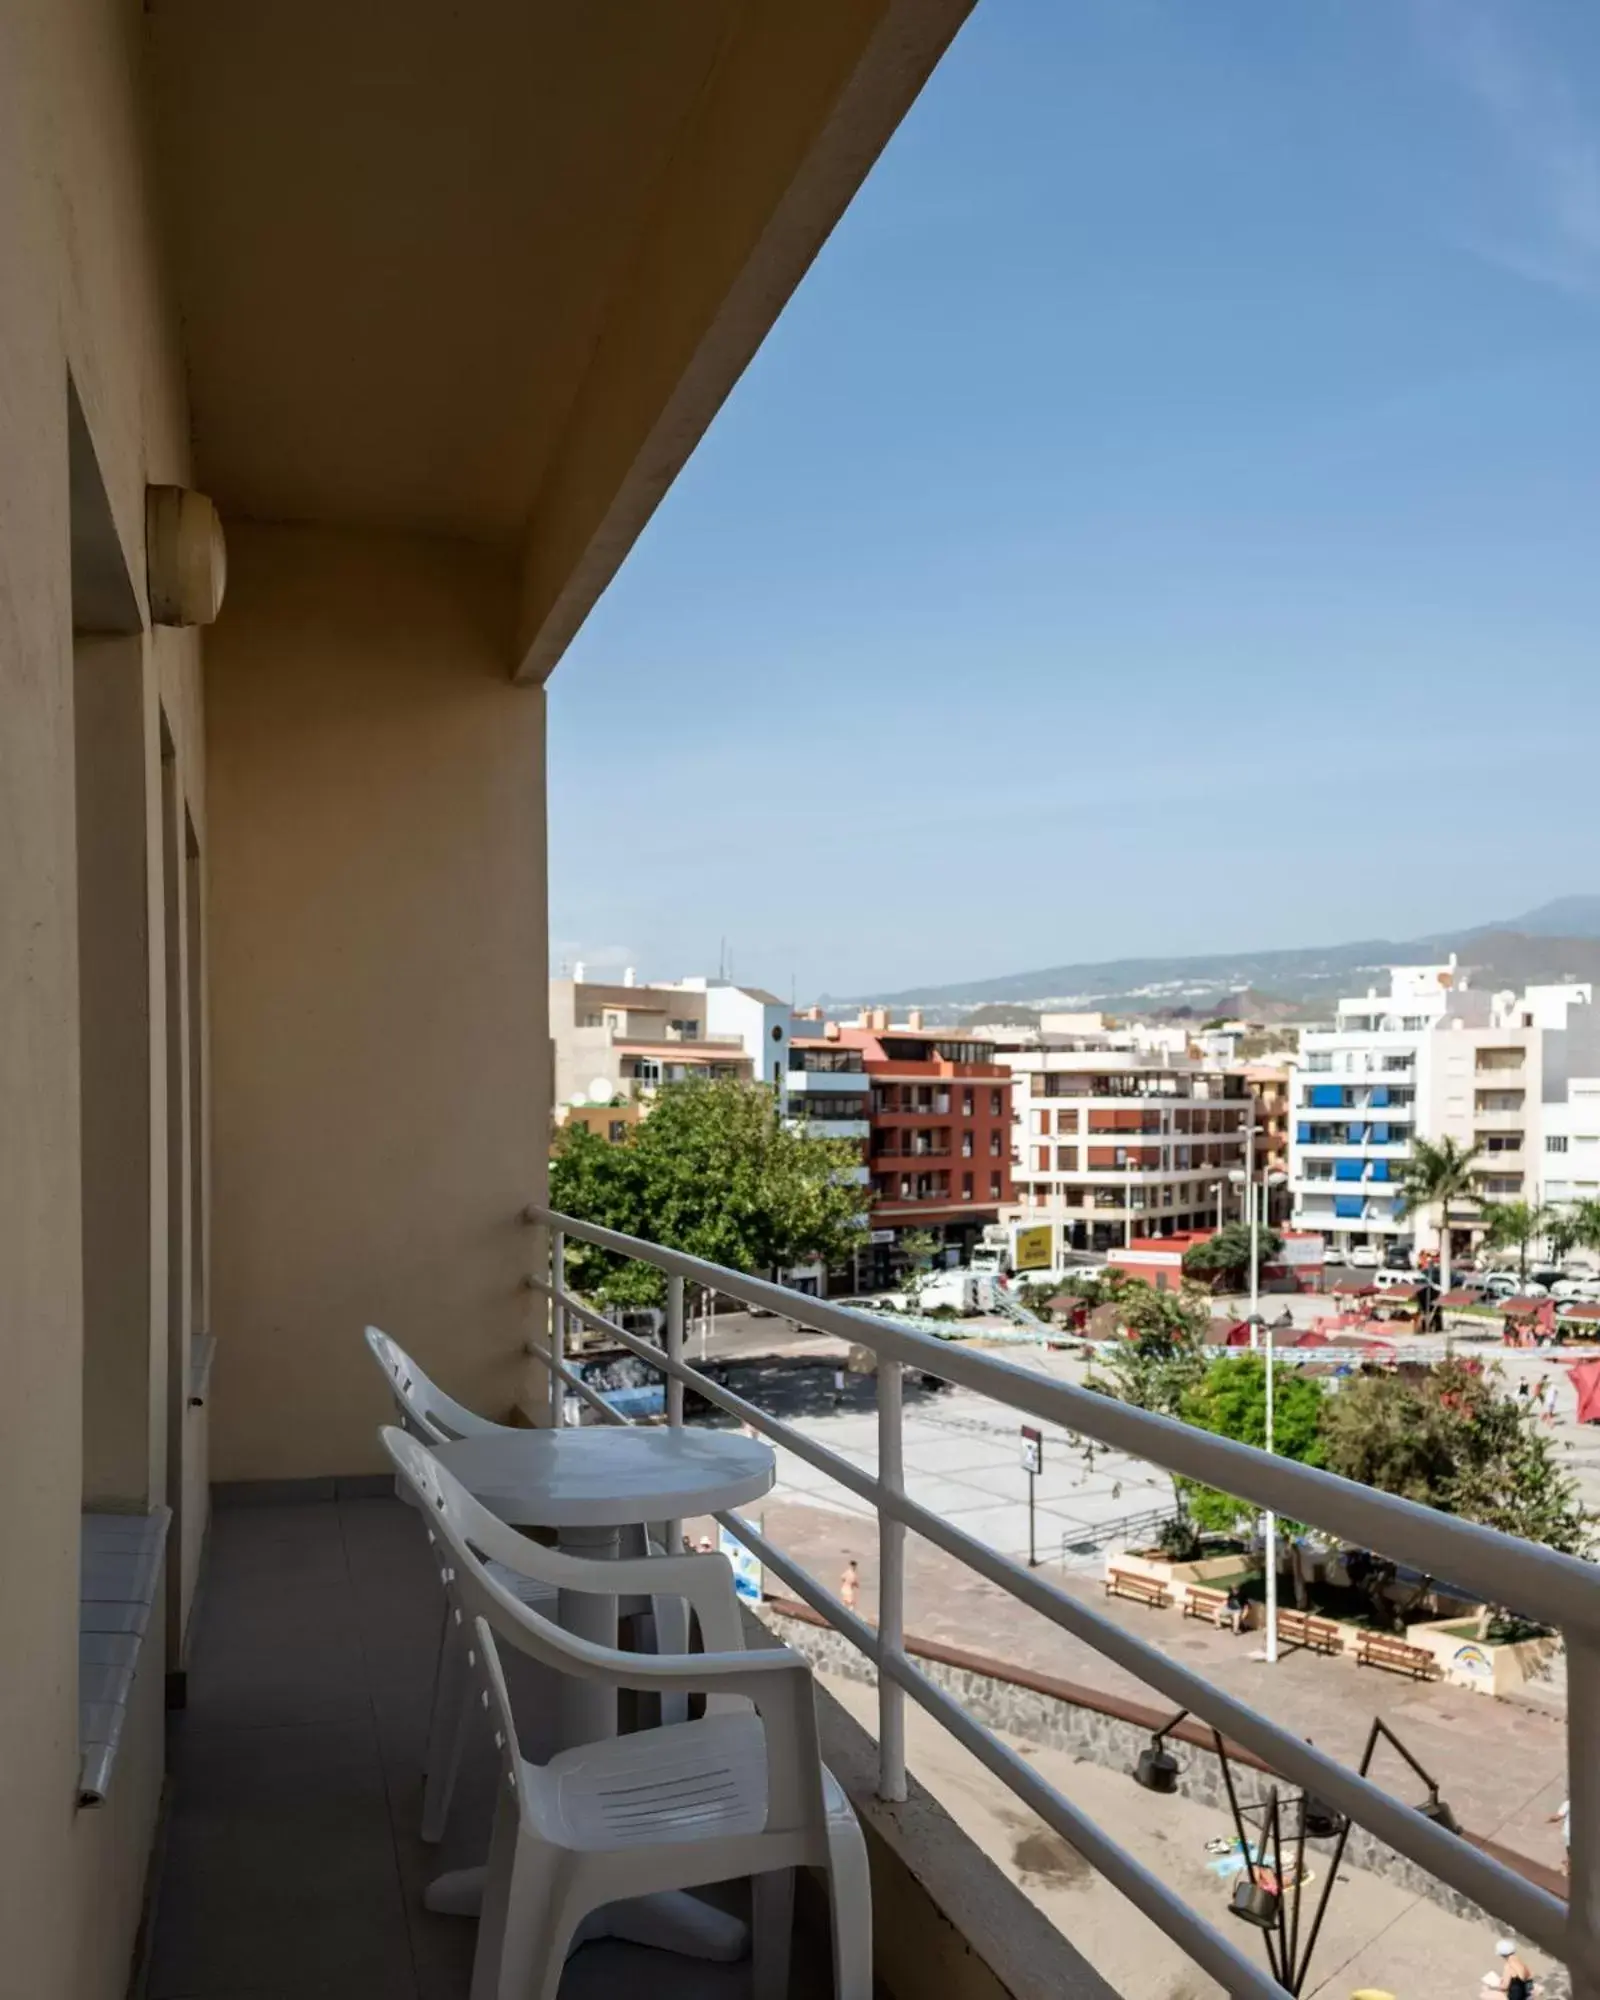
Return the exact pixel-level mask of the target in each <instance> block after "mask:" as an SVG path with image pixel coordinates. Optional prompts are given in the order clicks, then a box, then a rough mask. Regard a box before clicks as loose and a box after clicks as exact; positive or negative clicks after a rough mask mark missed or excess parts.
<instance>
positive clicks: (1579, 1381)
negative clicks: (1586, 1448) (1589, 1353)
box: [1572, 1361, 1600, 1424]
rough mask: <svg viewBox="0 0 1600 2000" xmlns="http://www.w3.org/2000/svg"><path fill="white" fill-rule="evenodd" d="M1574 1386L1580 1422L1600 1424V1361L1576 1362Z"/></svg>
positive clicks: (1573, 1373) (1573, 1371)
mask: <svg viewBox="0 0 1600 2000" xmlns="http://www.w3.org/2000/svg"><path fill="white" fill-rule="evenodd" d="M1572 1386H1573V1388H1574V1389H1576V1390H1577V1392H1578V1422H1579V1423H1580V1424H1600V1361H1575V1362H1574V1363H1573V1364H1572Z"/></svg>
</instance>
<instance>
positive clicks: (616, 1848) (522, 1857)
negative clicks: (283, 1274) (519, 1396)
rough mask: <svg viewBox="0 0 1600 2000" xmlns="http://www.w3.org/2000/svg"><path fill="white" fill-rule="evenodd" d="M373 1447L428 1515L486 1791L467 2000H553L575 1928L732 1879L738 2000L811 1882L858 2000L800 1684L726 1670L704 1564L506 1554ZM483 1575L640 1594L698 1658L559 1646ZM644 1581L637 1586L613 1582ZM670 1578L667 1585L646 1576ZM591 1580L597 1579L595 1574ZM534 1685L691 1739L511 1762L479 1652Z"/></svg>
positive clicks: (840, 1878) (767, 1668) (809, 1706)
mask: <svg viewBox="0 0 1600 2000" xmlns="http://www.w3.org/2000/svg"><path fill="white" fill-rule="evenodd" d="M383 1439H384V1444H385V1446H386V1448H387V1449H388V1451H389V1452H390V1454H391V1456H392V1457H393V1458H394V1461H395V1463H396V1466H397V1467H398V1468H399V1469H400V1471H401V1473H402V1475H403V1476H405V1477H406V1478H408V1479H410V1480H411V1481H412V1483H413V1485H414V1487H415V1490H416V1493H417V1497H418V1500H419V1502H420V1503H421V1504H422V1505H423V1506H424V1507H425V1508H427V1509H428V1510H429V1511H430V1514H431V1522H432V1526H433V1529H434V1531H435V1533H436V1537H437V1541H438V1544H439V1545H440V1547H441V1549H442V1551H444V1552H445V1556H446V1560H447V1564H448V1567H449V1569H450V1571H451V1575H450V1578H449V1587H450V1589H451V1592H452V1595H453V1596H454V1598H455V1599H456V1601H457V1603H458V1604H459V1605H460V1606H461V1607H462V1608H463V1609H464V1610H465V1609H468V1608H470V1610H471V1614H472V1619H473V1624H472V1630H473V1632H474V1634H475V1642H474V1643H473V1645H472V1646H471V1648H470V1652H469V1659H470V1660H471V1663H472V1665H473V1666H474V1667H475V1668H476V1669H477V1670H478V1672H479V1673H480V1674H481V1676H482V1677H483V1687H482V1700H483V1703H484V1706H485V1707H486V1708H487V1709H488V1710H489V1711H490V1714H491V1716H492V1719H493V1721H494V1724H495V1738H496V1744H497V1747H498V1749H499V1751H500V1754H501V1758H502V1764H503V1772H504V1779H505V1785H504V1789H503V1790H502V1792H501V1794H500V1801H499V1807H498V1810H497V1813H496V1818H495V1829H494V1837H493V1843H492V1846H491V1849H490V1856H489V1873H488V1880H487V1882H486V1884H485V1888H484V1900H483V1915H482V1920H481V1926H480V1930H479V1936H478V1948H477V1956H476V1960H475V1962H474V1968H473V1983H472V2000H535V1996H537V2000H554V1996H555V1993H556V1989H557V1986H558V1985H559V1983H560V1978H561V1970H562V1966H563V1963H564V1961H565V1959H566V1955H567V1952H568V1950H569V1949H570V1947H571V1945H572V1943H573V1940H574V1938H575V1937H576V1935H577V1933H578V1929H579V1926H580V1925H581V1924H582V1922H583V1920H584V1918H585V1917H586V1916H587V1915H588V1914H589V1913H590V1912H591V1911H593V1910H596V1909H598V1908H599V1907H600V1906H601V1905H603V1904H606V1903H611V1902H615V1901H617V1900H618V1899H620V1898H623V1897H636V1896H643V1895H649V1894H653V1893H655V1892H657V1891H660V1890H666V1889H689V1888H694V1887H698V1886H700V1885H702V1884H705V1883H709V1882H720V1881H724V1880H727V1879H729V1878H730V1877H735V1876H750V1877H751V1878H752V1900H753V1914H754V1930H755V1991H756V2000H782V1996H783V1995H784V1994H785V1993H786V1991H787V1986H788V1963H789V1937H790V1930H791V1925H792V1916H793V1894H794V1886H793V1884H794V1877H793V1871H794V1869H795V1868H797V1867H802V1866H815V1867H819V1868H822V1869H824V1870H826V1872H827V1874H828V1878H829V1888H830V1902H831V1909H832V1917H833V1957H834V1986H835V1994H836V2000H870V1996H871V1990H872V1914H871V1896H870V1888H869V1882H868V1874H867V1858H866V1850H865V1846H864V1844H863V1842H862V1838H861V1830H860V1828H859V1826H858V1825H857V1823H856V1819H855V1815H854V1813H853V1812H852V1811H851V1808H850V1804H849V1801H848V1800H847V1799H846V1798H845V1795H844V1793H843V1792H842V1790H841V1789H840V1788H839V1786H838V1784H837V1783H836V1782H835V1781H834V1779H833V1777H832V1775H831V1774H830V1773H829V1772H828V1771H827V1770H826V1769H825V1768H824V1766H823V1764H822V1760H821V1755H820V1752H819V1750H818V1746H817V1730H816V1706H815V1699H814V1695H813V1690H812V1682H811V1672H810V1669H809V1667H808V1666H807V1665H806V1662H805V1661H804V1660H803V1659H802V1658H801V1657H800V1655H799V1654H797V1653H795V1652H792V1651H790V1650H789V1649H788V1648H787V1647H779V1648H773V1649H770V1650H769V1649H766V1648H763V1649H761V1650H759V1651H754V1652H746V1651H745V1650H744V1647H743V1626H742V1624H741V1621H740V1617H739V1608H738V1600H737V1598H736V1597H735V1595H734V1591H733V1580H732V1573H731V1571H730V1569H729V1567H728V1564H727V1562H726V1561H725V1559H723V1558H722V1557H719V1556H683V1557H668V1558H664V1559H663V1558H656V1559H652V1560H650V1561H649V1562H646V1563H636V1562H629V1561H623V1562H620V1563H592V1562H587V1561H583V1560H581V1559H578V1558H574V1557H570V1556H563V1555H561V1554H559V1553H557V1552H556V1551H553V1550H550V1549H546V1548H542V1547H539V1546H538V1545H536V1544H533V1543H527V1542H523V1543H522V1545H521V1547H520V1548H519V1549H513V1548H511V1547H509V1546H508V1544H507V1542H506V1541H505V1539H504V1538H505V1537H507V1536H511V1537H512V1539H513V1540H516V1541H521V1538H520V1537H516V1536H515V1535H514V1533H513V1531H512V1530H510V1529H508V1528H506V1526H505V1524H504V1523H502V1522H500V1521H499V1520H497V1519H496V1517H495V1516H494V1515H492V1514H490V1513H489V1512H488V1510H487V1509H486V1508H484V1507H482V1506H481V1505H480V1504H479V1503H478V1502H477V1501H475V1500H474V1499H473V1497H472V1495H471V1494H470V1493H468V1492H467V1490H466V1489H465V1487H463V1486H462V1485H461V1484H460V1482H459V1481H458V1480H456V1479H455V1478H454V1477H452V1475H451V1474H450V1473H449V1472H447V1471H446V1470H445V1469H444V1467H443V1466H441V1465H439V1464H438V1462H437V1461H436V1460H434V1459H433V1458H432V1457H431V1455H430V1454H429V1453H428V1452H427V1451H426V1450H425V1449H424V1448H423V1447H421V1446H419V1445H418V1444H417V1442H416V1441H415V1440H414V1439H411V1438H407V1437H406V1436H405V1435H404V1434H403V1433H400V1432H398V1431H395V1430H392V1429H391V1430H386V1431H385V1432H384V1434H383ZM485 1557H493V1558H494V1559H495V1561H496V1564H497V1566H498V1565H500V1564H504V1565H505V1566H506V1567H510V1568H515V1569H517V1570H519V1571H520V1572H521V1573H522V1574H524V1575H539V1576H542V1577H543V1578H544V1580H545V1581H546V1582H547V1583H549V1584H552V1585H554V1586H555V1587H557V1588H562V1589H580V1590H581V1589H585V1588H587V1589H592V1590H601V1591H609V1590H611V1589H614V1588H617V1587H619V1586H620V1587H627V1584H628V1583H633V1584H634V1587H639V1586H640V1584H642V1583H644V1582H646V1581H648V1582H649V1583H650V1584H651V1585H653V1586H654V1587H655V1588H657V1589H660V1588H663V1587H665V1588H668V1589H671V1590H672V1591H673V1592H674V1593H676V1594H680V1595H681V1596H682V1597H683V1598H684V1599H686V1600H687V1601H688V1603H689V1604H691V1605H692V1606H693V1608H694V1612H695V1615H696V1618H697V1619H698V1621H699V1625H700V1631H701V1636H702V1639H703V1641H704V1644H705V1647H706V1651H705V1652H703V1653H677V1654H659V1655H643V1654H637V1653H623V1652H620V1651H616V1650H614V1649H612V1648H610V1647H605V1646H597V1645H594V1644H592V1643H590V1642H589V1641H587V1640H584V1639H580V1638H577V1637H576V1636H575V1635H574V1634H572V1633H569V1632H566V1631H564V1630H563V1629H562V1628H561V1627H560V1626H559V1625H557V1624H556V1623H554V1621H553V1620H551V1619H550V1618H548V1617H546V1616H544V1615H543V1613H542V1612H541V1611H540V1610H539V1608H538V1607H537V1605H535V1604H531V1603H529V1602H528V1601H526V1600H525V1599H524V1598H523V1597H522V1596H520V1595H517V1594H514V1593H513V1592H512V1591H510V1590H508V1589H507V1588H506V1587H505V1586H504V1585H503V1584H502V1583H501V1582H500V1581H498V1578H497V1574H496V1573H494V1572H491V1570H490V1568H489V1566H488V1564H487V1562H486V1561H485V1560H484V1558H485ZM641 1570H642V1571H645V1572H647V1576H646V1577H640V1578H638V1579H635V1578H633V1577H628V1576H626V1574H625V1573H627V1572H630V1571H641ZM668 1571H670V1572H671V1573H672V1574H671V1576H670V1577H668V1576H666V1575H665V1574H664V1573H665V1572H668ZM596 1572H598V1574H596ZM496 1635H498V1637H499V1639H500V1640H501V1641H503V1642H505V1643H509V1644H510V1645H512V1646H514V1647H516V1648H517V1649H518V1650H519V1651H521V1652H523V1653H525V1654H527V1655H528V1656H529V1657H530V1658H532V1659H533V1660H535V1661H537V1662H539V1663H540V1664H541V1665H542V1666H544V1667H545V1668H546V1669H548V1670H550V1671H552V1672H555V1673H559V1674H566V1675H572V1676H576V1677H578V1678H580V1679H585V1680H593V1681H599V1682H602V1683H604V1684H606V1685H608V1686H611V1687H616V1688H633V1689H637V1690H640V1691H643V1692H652V1693H656V1694H659V1695H661V1696H663V1697H670V1696H679V1697H682V1696H685V1695H687V1694H688V1693H690V1692H693V1693H699V1694H703V1695H704V1696H705V1697H706V1707H705V1714H704V1716H703V1717H702V1718H701V1719H700V1720H698V1721H695V1722H680V1723H667V1724H664V1725H662V1726H661V1727H659V1728H656V1729H647V1730H641V1731H639V1732H638V1733H636V1734H634V1735H631V1736H620V1737H612V1738H609V1739H607V1740H606V1741H604V1742H601V1743H595V1744H588V1745H583V1746H580V1747H577V1748H574V1749H567V1750H563V1751H561V1752H559V1753H558V1754H557V1755H555V1756H553V1757H551V1758H549V1760H548V1761H547V1762H544V1763H540V1762H537V1761H534V1760H531V1759H528V1758H525V1757H524V1756H523V1754H522V1745H521V1743H520V1742H519V1739H518V1736H517V1730H516V1725H515V1722H514V1719H513V1717H512V1712H511V1704H510V1699H509V1696H508V1694H507V1691H506V1685H505V1680H504V1676H503V1674H502V1671H501V1666H500V1660H499V1656H498V1654H497V1652H496V1650H495V1638H496Z"/></svg>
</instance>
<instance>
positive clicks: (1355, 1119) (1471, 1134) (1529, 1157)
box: [1289, 959, 1600, 1250]
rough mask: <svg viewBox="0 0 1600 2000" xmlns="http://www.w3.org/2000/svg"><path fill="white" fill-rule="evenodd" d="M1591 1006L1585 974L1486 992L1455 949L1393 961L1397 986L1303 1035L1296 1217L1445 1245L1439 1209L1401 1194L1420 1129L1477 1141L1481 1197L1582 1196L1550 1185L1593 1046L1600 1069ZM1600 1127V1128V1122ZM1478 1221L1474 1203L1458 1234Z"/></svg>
mask: <svg viewBox="0 0 1600 2000" xmlns="http://www.w3.org/2000/svg"><path fill="white" fill-rule="evenodd" d="M1591 1003H1592V995H1591V991H1590V989H1589V988H1588V987H1587V986H1583V985H1578V984H1571V985H1563V986H1545V987H1530V988H1529V989H1528V991H1527V992H1526V993H1524V994H1521V995H1518V994H1514V993H1493V994H1491V993H1486V992H1479V991H1476V990H1474V989H1473V988H1472V987H1471V986H1470V985H1469V984H1468V983H1467V979H1466V975H1465V974H1463V973H1461V972H1460V971H1459V970H1458V968H1457V966H1456V963H1455V961H1454V960H1453V959H1452V960H1451V961H1450V963H1449V964H1447V965H1428V966H1396V967H1393V968H1391V970H1390V984H1389V991H1388V992H1387V993H1386V994H1379V993H1378V991H1377V989H1376V988H1373V989H1371V990H1369V991H1368V993H1367V994H1366V995H1365V996H1363V997H1362V998H1359V999H1346V1000H1341V1001H1340V1002H1339V1006H1338V1016H1337V1021H1336V1024H1335V1026H1334V1027H1332V1028H1308V1029H1307V1030H1305V1032H1304V1033H1303V1034H1302V1036H1301V1044H1300V1059H1299V1063H1298V1066H1297V1068H1296V1070H1295V1073H1294V1082H1293V1101H1292V1105H1291V1129H1290V1135H1289V1138H1290V1145H1289V1155H1290V1168H1289V1172H1290V1185H1291V1190H1292V1196H1293V1213H1292V1218H1291V1220H1292V1226H1293V1227H1295V1228H1296V1229H1314V1230H1318V1231H1320V1232H1321V1233H1322V1234H1323V1236H1324V1237H1325V1238H1326V1240H1327V1241H1328V1242H1329V1243H1330V1244H1331V1245H1332V1246H1334V1247H1336V1248H1339V1249H1344V1250H1349V1249H1351V1248H1355V1247H1357V1246H1360V1245H1365V1244H1377V1245H1382V1244H1386V1243H1390V1244H1404V1245H1406V1246H1408V1247H1409V1246H1410V1245H1412V1244H1413V1243H1415V1244H1416V1245H1417V1246H1418V1247H1426V1248H1432V1247H1434V1246H1435V1245H1436V1244H1437V1240H1438V1227H1437V1218H1436V1217H1435V1216H1434V1215H1432V1214H1429V1215H1426V1216H1421V1217H1419V1216H1415V1215H1412V1214H1409V1213H1407V1211H1406V1209H1405V1206H1404V1203H1403V1202H1402V1201H1401V1199H1400V1197H1399V1194H1398V1190H1397V1183H1398V1181H1399V1178H1400V1175H1401V1173H1402V1171H1403V1169H1404V1167H1405V1164H1406V1162H1407V1160H1408V1159H1409V1158H1410V1156H1411V1148H1412V1141H1413V1139H1414V1138H1415V1137H1417V1136H1419V1135H1420V1136H1421V1137H1424V1138H1426V1139H1429V1140H1432V1141H1434V1142H1437V1141H1439V1140H1441V1139H1445V1138H1450V1139H1454V1140H1455V1141H1456V1142H1457V1143H1458V1144H1460V1145H1461V1146H1463V1147H1465V1148H1468V1149H1472V1150H1476V1152H1477V1153H1478V1156H1479V1157H1478V1161H1477V1166H1476V1169H1475V1172H1474V1176H1473V1183H1474V1193H1475V1195H1476V1196H1477V1198H1478V1200H1479V1201H1480V1202H1483V1201H1486V1202H1497V1201H1519V1200H1522V1201H1535V1202H1536V1201H1539V1200H1541V1199H1554V1200H1564V1199H1568V1198H1570V1197H1568V1196H1566V1195H1565V1194H1560V1195H1552V1194H1550V1193H1549V1179H1550V1176H1549V1175H1548V1174H1547V1171H1546V1166H1547V1159H1555V1158H1559V1157H1561V1156H1562V1154H1564V1153H1565V1152H1566V1151H1567V1147H1566V1146H1563V1145H1561V1143H1560V1142H1561V1139H1562V1137H1563V1136H1568V1142H1569V1144H1570V1136H1572V1134H1571V1132H1570V1128H1569V1127H1567V1126H1563V1122H1562V1121H1563V1120H1564V1119H1566V1117H1567V1112H1568V1106H1567V1097H1568V1078H1569V1076H1570V1074H1571V1073H1572V1071H1573V1069H1574V1066H1575V1064H1577V1065H1581V1064H1582V1063H1583V1062H1584V1060H1585V1058H1587V1057H1588V1056H1589V1054H1590V1051H1591V1050H1593V1053H1594V1057H1595V1060H1593V1061H1592V1063H1590V1064H1589V1067H1590V1068H1591V1069H1592V1070H1593V1071H1594V1072H1596V1073H1600V1046H1596V1044H1595V1028H1594V1009H1593V1006H1592V1004H1591ZM1552 1120H1554V1122H1552ZM1578 1122H1579V1123H1581V1122H1582V1121H1581V1119H1580V1120H1579V1121H1578ZM1590 1123H1591V1124H1593V1125H1594V1126H1595V1131H1596V1134H1597V1135H1600V1121H1596V1120H1594V1119H1592V1118H1591V1120H1590ZM1547 1135H1548V1144H1549V1151H1548V1154H1547ZM1596 1143H1597V1145H1600V1136H1597V1141H1596ZM1563 1178H1564V1177H1562V1176H1557V1177H1556V1184H1557V1186H1560V1185H1561V1184H1562V1180H1563ZM1472 1228H1473V1213H1472V1211H1471V1208H1470V1204H1466V1203H1463V1212H1462V1213H1461V1214H1459V1215H1458V1216H1457V1218H1456V1219H1455V1233H1456V1234H1457V1235H1458V1236H1459V1235H1463V1234H1465V1235H1468V1236H1470V1234H1471V1231H1472Z"/></svg>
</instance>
